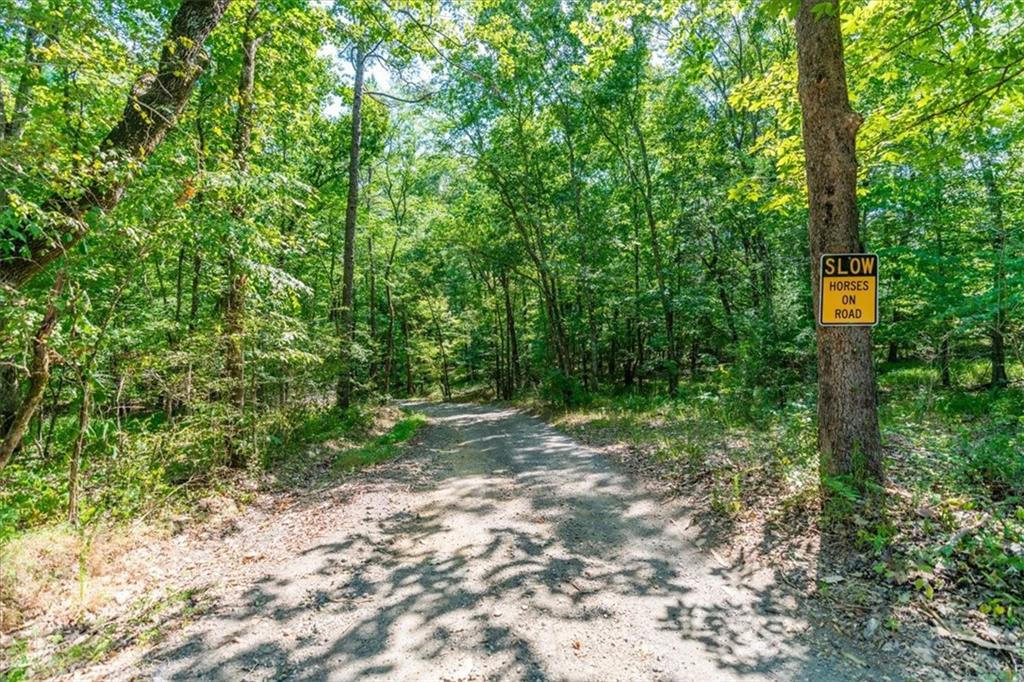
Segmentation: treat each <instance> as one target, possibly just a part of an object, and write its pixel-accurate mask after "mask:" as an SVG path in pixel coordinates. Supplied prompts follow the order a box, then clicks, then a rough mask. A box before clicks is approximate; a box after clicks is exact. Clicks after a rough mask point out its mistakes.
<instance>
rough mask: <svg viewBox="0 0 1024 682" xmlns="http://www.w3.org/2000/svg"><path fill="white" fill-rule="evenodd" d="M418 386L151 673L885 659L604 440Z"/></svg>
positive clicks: (285, 674)
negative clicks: (353, 464) (850, 648)
mask: <svg viewBox="0 0 1024 682" xmlns="http://www.w3.org/2000/svg"><path fill="white" fill-rule="evenodd" d="M410 406H411V407H413V408H414V409H416V410H418V411H421V412H424V413H426V414H427V415H428V417H429V425H428V426H427V427H426V429H425V431H424V432H423V436H422V439H421V442H419V443H418V444H415V445H413V446H411V448H410V450H409V453H408V454H406V455H405V456H403V457H402V458H401V459H400V460H398V461H396V462H392V463H390V464H386V465H383V466H381V467H378V468H377V469H376V470H374V471H372V472H367V473H366V474H364V475H363V476H364V477H366V480H365V481H364V482H363V483H362V484H361V485H360V487H359V488H358V490H357V491H356V492H352V493H351V494H348V495H347V496H345V497H344V498H343V499H342V500H341V501H339V502H338V505H337V506H335V507H332V511H333V512H335V513H334V514H332V518H333V519H334V521H333V522H332V525H331V526H330V527H329V528H327V529H325V530H320V529H317V530H316V531H311V532H310V537H308V538H303V537H300V538H298V540H300V541H301V542H300V544H301V546H303V547H304V549H303V550H302V551H300V552H298V553H297V554H295V555H293V556H289V557H287V558H283V559H281V560H280V561H277V562H273V563H272V564H271V565H268V566H267V568H266V571H267V573H266V575H265V576H263V578H262V579H261V580H259V581H258V582H257V583H256V584H251V585H248V586H239V587H238V588H237V589H236V590H234V594H229V595H226V597H225V598H224V599H223V600H222V601H221V602H220V604H219V606H218V607H217V608H215V609H214V610H213V611H212V612H211V613H208V614H207V615H205V616H204V617H202V618H200V619H198V620H197V621H196V622H195V623H193V624H192V625H191V626H189V627H188V628H186V629H185V630H183V631H182V632H181V633H179V634H178V635H177V636H175V637H174V638H172V639H171V640H170V641H169V642H167V643H165V644H164V645H163V646H162V647H161V648H160V649H158V651H157V652H155V653H154V654H153V656H152V657H151V658H150V660H149V661H148V663H147V664H146V665H145V667H144V668H143V670H141V671H140V672H142V674H143V675H144V676H145V677H149V678H153V679H159V680H170V679H202V680H239V679H246V680H271V679H273V680H353V679H380V680H492V679H494V680H587V681H591V680H702V681H704V682H712V681H718V680H733V679H743V680H763V679H772V680H842V679H881V678H882V672H883V671H880V670H875V669H871V668H870V666H873V665H877V663H876V662H874V661H872V660H870V659H869V660H864V659H863V656H862V655H861V656H857V657H853V658H851V657H850V656H848V655H844V654H843V653H842V652H841V651H838V650H836V647H828V646H821V645H820V643H821V638H822V637H823V632H822V631H820V630H819V629H818V628H816V627H815V626H814V625H812V623H811V622H810V621H809V620H808V619H807V617H806V616H805V613H804V609H803V608H802V606H801V603H800V601H799V600H798V599H797V598H796V597H795V596H794V594H793V593H792V592H791V591H789V590H790V588H789V587H788V586H786V585H783V584H780V583H777V582H776V581H775V580H774V579H773V577H772V575H771V571H768V570H764V569H761V570H757V571H755V570H750V569H746V568H745V567H744V566H742V565H740V566H736V565H727V562H725V561H723V560H722V558H721V556H720V555H717V554H716V553H714V552H712V551H704V550H702V549H701V547H700V546H699V544H700V543H699V542H697V541H696V538H697V529H696V527H695V526H690V525H689V523H690V521H689V517H688V515H687V513H686V510H685V509H679V508H676V507H675V506H673V504H672V503H670V502H667V501H664V500H660V499H659V498H658V497H657V496H656V495H653V494H652V493H650V492H648V491H646V490H645V489H644V486H643V485H642V484H641V483H638V482H636V481H634V480H632V479H631V478H630V477H629V476H628V475H627V474H625V473H623V472H621V471H619V470H618V469H616V467H615V465H613V464H612V463H611V462H610V461H609V460H608V459H607V458H605V457H604V456H602V455H600V454H598V453H596V452H594V451H592V450H590V449H588V448H586V447H583V446H581V445H579V444H577V443H576V442H574V441H573V440H571V439H569V438H567V437H565V436H563V435H560V434H559V433H558V432H556V431H554V430H553V429H551V428H549V427H548V426H546V425H545V424H544V423H543V422H541V421H539V420H537V419H535V418H533V417H531V416H528V415H526V414H523V413H521V412H518V411H515V410H512V409H508V408H502V407H494V406H478V405H465V404H443V405H437V404H426V403H416V404H410ZM295 532H296V533H298V534H300V535H301V534H302V533H303V532H304V531H303V530H302V529H301V528H300V529H297V530H296V531H295ZM815 642H818V644H815ZM858 660H859V661H860V664H859V665H858V664H857V661H858ZM851 661H854V662H853V663H851Z"/></svg>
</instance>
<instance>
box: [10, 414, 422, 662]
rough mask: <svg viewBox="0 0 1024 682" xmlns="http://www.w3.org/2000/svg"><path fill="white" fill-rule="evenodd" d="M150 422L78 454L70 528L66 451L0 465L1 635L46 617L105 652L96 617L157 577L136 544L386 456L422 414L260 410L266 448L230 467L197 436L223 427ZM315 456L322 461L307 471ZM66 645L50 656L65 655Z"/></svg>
mask: <svg viewBox="0 0 1024 682" xmlns="http://www.w3.org/2000/svg"><path fill="white" fill-rule="evenodd" d="M154 421H156V420H154ZM154 421H149V422H148V423H147V424H146V425H145V428H143V427H141V426H140V427H139V428H137V429H132V428H124V429H122V431H121V433H120V436H119V437H117V438H115V439H110V440H108V439H106V438H105V437H104V434H103V432H102V430H101V431H98V432H97V434H96V437H95V438H94V439H93V443H92V444H91V446H90V447H91V450H90V451H89V452H87V453H86V454H87V456H86V457H85V458H84V461H85V467H84V468H83V471H82V499H81V505H82V512H81V514H80V516H79V522H78V523H77V524H70V523H68V522H67V521H66V520H65V514H66V509H67V486H66V481H65V477H66V473H65V472H66V467H67V461H66V457H53V458H52V460H41V459H39V458H33V457H31V456H30V454H31V453H21V454H22V455H23V456H21V457H19V458H18V459H16V460H14V462H13V463H12V465H11V466H9V467H8V468H7V470H5V472H4V474H3V478H4V480H3V483H2V487H0V515H2V518H3V519H4V526H3V531H2V534H0V637H3V636H4V635H3V633H11V632H15V633H17V632H18V631H19V630H21V629H23V628H24V627H26V626H32V627H31V630H32V631H33V632H34V631H35V630H37V629H38V627H37V626H36V625H33V623H34V621H38V620H39V619H44V620H45V621H46V623H45V624H43V625H41V626H39V627H43V628H44V629H47V628H52V627H53V626H54V625H55V624H62V625H61V626H60V627H62V628H64V629H65V630H68V629H70V631H75V632H78V631H82V632H86V631H88V632H90V633H93V634H94V635H96V637H97V638H96V639H95V641H92V640H91V639H90V641H91V642H92V643H91V644H89V646H90V647H92V646H93V645H95V646H96V647H99V648H98V649H97V650H96V652H94V653H96V655H101V654H102V651H100V649H102V650H103V651H105V650H106V649H105V648H104V646H102V645H101V640H102V639H103V636H104V635H102V633H100V634H97V632H98V631H97V627H99V626H98V625H97V623H99V622H101V621H106V620H109V619H110V618H111V617H113V616H111V615H110V614H112V613H113V614H121V613H123V611H124V609H125V608H127V606H128V603H129V602H132V601H134V600H137V599H141V598H143V597H144V596H145V595H143V594H135V593H134V592H133V591H132V590H131V589H127V590H126V588H125V587H124V584H125V583H126V582H127V584H128V585H134V583H136V582H138V583H139V584H148V583H149V582H150V581H149V578H151V577H152V576H150V574H149V572H148V571H149V569H150V567H148V566H146V565H145V561H144V560H143V559H140V558H139V557H136V556H134V555H133V551H132V550H135V549H138V548H140V547H144V546H146V545H151V544H154V543H158V542H161V541H162V540H164V539H166V538H167V537H168V536H169V535H171V534H173V533H175V532H177V531H178V530H180V529H181V528H183V527H184V526H185V525H187V524H189V523H192V522H201V521H202V520H203V519H204V518H205V517H207V516H213V515H217V514H221V513H222V512H224V511H225V510H226V509H227V510H235V509H236V508H237V506H238V505H239V504H244V503H246V502H248V501H250V500H252V499H253V498H254V497H255V495H256V494H257V492H258V491H259V490H261V489H267V488H273V487H277V488H281V487H308V486H310V485H312V484H314V483H315V482H319V483H329V482H330V481H332V480H333V481H336V480H337V478H338V476H339V475H341V474H344V473H348V472H351V471H352V470H354V469H356V468H359V467H361V466H365V465H368V464H373V463H376V462H379V461H383V460H384V459H387V458H388V457H391V456H394V455H395V454H396V453H397V452H398V448H399V444H400V443H402V442H404V441H406V440H408V439H409V438H411V437H412V436H413V435H414V434H415V433H416V431H417V430H418V428H419V427H420V426H421V425H422V424H423V423H424V422H425V419H424V418H423V417H422V415H418V414H406V413H403V412H402V411H400V410H397V409H395V408H391V407H373V406H360V407H354V408H351V409H349V410H346V411H344V412H338V411H337V410H334V409H332V408H330V407H328V406H326V405H321V404H315V403H310V404H307V405H305V406H303V407H302V408H301V409H298V410H289V411H288V412H287V413H285V412H284V411H282V412H281V413H279V414H278V413H267V415H266V417H265V418H263V419H261V421H260V423H259V424H258V425H252V428H251V429H250V431H249V434H248V435H249V437H250V438H257V439H259V440H260V441H261V442H263V445H262V446H261V448H260V449H259V450H258V451H253V452H252V453H251V455H250V460H249V462H250V463H249V467H248V468H247V469H246V470H244V471H238V470H233V469H229V468H227V467H226V466H224V464H223V462H222V461H219V459H218V457H217V456H216V455H211V453H210V452H205V453H204V452H203V451H202V450H201V447H200V444H201V443H204V442H205V443H208V444H210V445H211V447H212V445H213V444H214V443H216V441H217V436H220V435H221V434H219V433H215V434H213V435H210V434H205V435H204V434H200V433H197V430H198V425H197V424H196V422H194V421H190V420H187V419H182V420H179V421H178V422H176V423H175V424H170V423H166V422H165V423H162V424H155V423H154ZM211 430H212V429H211ZM254 433H255V434H257V435H256V436H253V434H254ZM175 439H177V440H175ZM55 442H57V441H55ZM60 447H61V446H60V445H59V442H58V445H57V446H55V447H54V448H53V451H54V452H60ZM104 447H106V448H112V449H113V450H107V451H103V450H102V448H104ZM314 461H320V462H321V463H322V464H323V466H321V467H312V468H311V467H310V464H311V462H314ZM133 576H136V577H137V578H138V580H136V579H135V578H133ZM119 632H120V630H119ZM29 634H30V633H28V634H24V635H16V636H15V637H14V639H11V638H10V637H8V638H7V640H6V641H4V642H3V645H2V647H0V648H2V649H3V650H4V652H5V656H6V657H8V658H11V660H13V658H14V657H16V654H17V648H18V646H20V645H19V644H18V642H19V641H20V639H19V637H21V638H24V637H27V636H29ZM120 636H121V634H119V635H118V637H120ZM91 637H92V635H90V638H91ZM68 646H70V645H68ZM68 646H60V647H55V651H58V652H59V653H60V655H61V656H69V655H72V652H69V651H68ZM83 646H84V645H83ZM83 651H84V649H83ZM83 656H86V653H83ZM89 656H92V654H88V656H86V657H87V658H88V657H89ZM73 657H74V656H73ZM54 665H56V663H55V664H54ZM58 667H59V666H58ZM5 671H6V672H5ZM5 674H11V669H8V668H5V666H4V665H0V679H5V678H4V675H5Z"/></svg>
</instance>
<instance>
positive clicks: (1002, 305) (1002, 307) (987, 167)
mask: <svg viewBox="0 0 1024 682" xmlns="http://www.w3.org/2000/svg"><path fill="white" fill-rule="evenodd" d="M981 173H982V179H983V180H984V182H985V191H986V193H987V194H988V208H989V213H991V217H992V257H993V261H994V262H993V268H992V292H993V294H994V295H995V299H996V300H995V306H993V307H994V312H993V313H992V328H991V331H990V332H989V339H990V340H991V358H992V386H993V387H997V388H998V387H1002V386H1006V384H1007V383H1009V380H1008V378H1007V376H1006V342H1005V340H1004V335H1003V334H1004V327H1005V326H1006V302H1005V297H1006V292H1005V289H1006V286H1005V285H1006V223H1005V222H1004V218H1003V194H1002V192H1001V191H1000V189H999V185H998V184H996V175H995V171H993V169H992V162H991V161H990V160H989V159H988V158H983V159H982V164H981Z"/></svg>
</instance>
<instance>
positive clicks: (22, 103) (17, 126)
mask: <svg viewBox="0 0 1024 682" xmlns="http://www.w3.org/2000/svg"><path fill="white" fill-rule="evenodd" d="M38 35H39V34H38V32H37V31H36V29H35V28H33V27H31V26H29V27H28V28H26V29H25V55H24V62H23V66H22V70H21V77H20V78H19V79H18V89H17V91H16V92H15V93H14V111H12V112H11V118H10V120H8V121H6V122H5V123H4V130H3V131H2V132H3V135H0V137H7V138H9V139H12V140H17V139H19V138H20V137H21V136H22V133H24V132H25V124H26V123H28V109H29V103H30V102H31V99H32V87H33V86H34V85H35V83H36V81H37V80H39V58H38V57H37V56H36V55H35V54H34V53H35V50H36V38H37V37H38Z"/></svg>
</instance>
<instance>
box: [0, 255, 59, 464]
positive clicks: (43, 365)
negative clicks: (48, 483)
mask: <svg viewBox="0 0 1024 682" xmlns="http://www.w3.org/2000/svg"><path fill="white" fill-rule="evenodd" d="M63 289H64V273H63V272H61V273H60V274H58V275H57V279H56V280H55V281H54V283H53V288H52V289H51V290H50V302H49V304H48V305H47V306H46V312H45V313H43V320H42V322H41V323H40V324H39V328H38V329H37V330H36V336H35V339H34V340H33V343H32V367H31V368H30V370H29V385H28V393H27V394H26V395H25V399H24V400H23V401H22V402H21V405H20V406H19V407H18V410H17V411H16V412H15V414H14V418H13V419H12V420H11V423H10V426H8V427H7V430H6V432H5V434H4V438H3V441H2V442H0V471H3V470H4V467H6V466H7V463H8V462H9V461H10V460H11V455H13V454H14V451H15V450H17V449H18V446H19V445H21V439H22V438H23V437H24V436H25V431H26V430H27V429H28V425H29V422H31V421H32V416H33V415H34V414H35V412H36V410H37V409H38V408H39V403H41V402H42V400H43V395H44V393H45V391H46V384H47V382H49V380H50V343H49V341H50V334H52V333H53V328H54V326H56V324H57V314H58V313H57V299H58V298H59V297H60V293H61V291H62V290H63ZM15 390H16V389H15Z"/></svg>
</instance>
